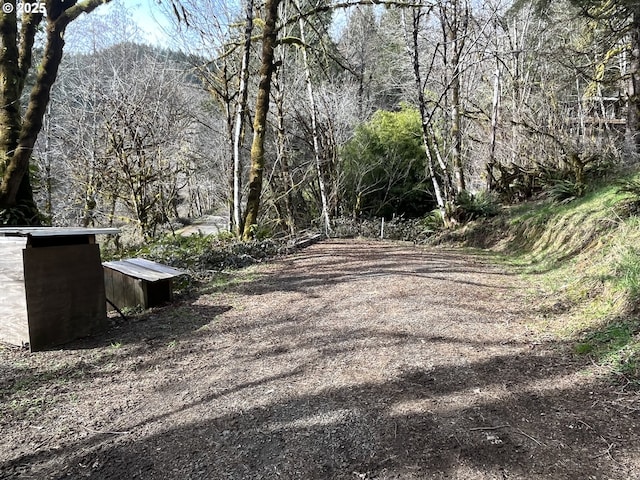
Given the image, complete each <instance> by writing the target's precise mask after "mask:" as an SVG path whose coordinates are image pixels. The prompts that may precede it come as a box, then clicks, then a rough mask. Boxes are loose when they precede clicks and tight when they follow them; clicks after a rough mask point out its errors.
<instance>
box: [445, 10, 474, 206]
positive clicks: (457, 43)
mask: <svg viewBox="0 0 640 480" xmlns="http://www.w3.org/2000/svg"><path fill="white" fill-rule="evenodd" d="M462 1H463V2H464V13H463V12H461V11H460V10H461V7H460V0H453V2H452V4H453V5H452V7H451V9H452V11H451V15H452V18H448V19H447V18H445V19H444V21H445V23H446V35H447V41H448V42H449V44H450V45H451V47H452V59H451V67H452V75H451V137H452V142H453V143H452V165H453V176H454V178H455V187H456V192H457V193H461V192H462V191H464V190H465V189H466V182H465V177H464V167H463V164H462V132H461V130H460V129H461V122H462V112H461V100H460V89H461V82H460V75H461V68H460V66H461V65H460V62H461V58H462V50H463V48H464V43H465V35H466V29H467V22H468V19H469V7H468V4H467V2H466V0H462ZM461 15H462V18H461Z"/></svg>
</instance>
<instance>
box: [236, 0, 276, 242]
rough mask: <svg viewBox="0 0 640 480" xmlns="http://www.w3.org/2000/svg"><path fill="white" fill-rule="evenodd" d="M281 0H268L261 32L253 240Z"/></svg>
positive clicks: (250, 221)
mask: <svg viewBox="0 0 640 480" xmlns="http://www.w3.org/2000/svg"><path fill="white" fill-rule="evenodd" d="M279 4H280V0H267V1H266V4H265V10H266V17H265V25H264V30H263V34H262V61H261V65H260V83H259V85H258V95H257V98H256V110H255V116H254V120H253V143H252V144H251V171H250V173H249V194H248V197H247V207H246V209H245V218H244V232H243V234H242V238H243V240H251V239H253V238H254V235H255V225H256V224H257V222H258V212H259V210H260V198H261V195H262V176H263V171H264V138H265V134H266V131H267V114H268V112H269V94H270V92H271V77H272V75H273V69H274V64H273V63H274V62H273V55H274V50H275V47H276V40H277V38H276V37H277V33H278V32H277V29H276V22H277V20H278V5H279Z"/></svg>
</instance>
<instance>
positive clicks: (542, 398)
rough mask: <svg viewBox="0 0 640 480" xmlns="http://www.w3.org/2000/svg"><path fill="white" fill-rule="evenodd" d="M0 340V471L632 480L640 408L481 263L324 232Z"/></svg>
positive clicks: (519, 288)
mask: <svg viewBox="0 0 640 480" xmlns="http://www.w3.org/2000/svg"><path fill="white" fill-rule="evenodd" d="M229 275H230V277H229V280H231V281H232V283H231V284H230V285H227V286H224V287H220V286H218V287H216V286H215V285H212V286H210V287H208V289H207V290H204V291H202V292H201V294H200V295H199V296H197V297H196V298H191V299H189V300H181V301H179V302H177V303H175V304H173V305H170V306H167V307H163V308H160V309H155V310H152V311H149V312H146V313H144V314H141V315H138V316H135V317H134V318H132V319H131V320H129V321H128V322H124V321H122V320H119V319H118V320H117V321H116V322H115V325H114V327H113V328H112V329H111V330H110V331H108V332H107V333H105V334H104V335H103V336H100V337H96V338H93V339H88V340H84V341H82V342H77V343H74V344H73V345H69V346H67V347H66V348H64V349H61V350H58V351H50V352H44V353H37V354H29V353H27V352H24V351H19V350H14V349H10V348H4V349H0V368H1V370H0V395H1V396H0V413H1V417H0V478H23V479H28V478H29V479H30V478H34V479H36V478H37V479H59V478H93V479H133V478H135V479H262V478H269V479H276V478H277V479H418V478H420V479H427V478H428V479H440V478H460V479H516V478H517V479H535V478H551V479H630V478H640V441H639V440H640V438H639V437H640V428H639V426H640V399H639V397H638V395H637V394H636V393H633V392H627V391H626V390H625V389H624V388H622V387H620V386H616V385H615V384H612V383H611V382H610V380H608V379H606V378H603V377H602V376H601V375H599V374H598V369H597V368H596V367H594V366H592V365H591V364H590V362H589V360H588V359H586V358H585V357H579V358H573V357H572V356H571V354H570V353H569V352H570V349H569V348H567V346H565V345H561V344H559V343H557V342H554V341H551V340H547V341H541V339H540V337H539V336H538V335H537V334H535V333H534V332H535V328H533V327H534V326H535V323H536V321H538V320H537V319H538V317H539V315H538V312H537V306H536V302H535V301H532V300H531V294H530V292H528V291H527V287H526V286H524V285H523V284H522V280H521V279H519V278H518V277H517V276H515V275H513V274H510V273H509V272H505V271H504V270H502V269H500V268H497V267H495V266H492V265H491V264H490V263H489V262H488V261H486V260H485V259H483V258H482V257H481V256H470V255H468V254H465V253H463V252H460V251H451V250H442V249H424V248H421V247H414V246H411V245H406V244H394V243H381V242H380V243H378V242H367V241H329V242H324V243H321V244H316V245H314V246H311V247H309V248H307V249H305V250H302V251H300V252H299V253H297V254H295V255H291V256H288V257H285V258H282V259H280V260H277V261H274V262H271V263H268V264H263V265H259V266H258V267H253V268H251V269H249V270H245V271H241V272H236V273H232V274H229Z"/></svg>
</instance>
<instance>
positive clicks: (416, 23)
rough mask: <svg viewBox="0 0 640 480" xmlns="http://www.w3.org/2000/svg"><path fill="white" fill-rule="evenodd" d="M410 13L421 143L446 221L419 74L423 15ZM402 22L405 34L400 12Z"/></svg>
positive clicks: (410, 46) (409, 48) (410, 47)
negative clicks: (420, 34) (411, 17)
mask: <svg viewBox="0 0 640 480" xmlns="http://www.w3.org/2000/svg"><path fill="white" fill-rule="evenodd" d="M412 12H413V22H412V28H411V38H410V39H409V38H408V37H407V38H406V45H407V52H408V53H409V56H410V57H411V61H412V62H411V63H412V65H413V78H414V81H415V84H416V91H417V93H418V108H419V110H420V123H421V125H422V143H423V144H424V149H425V152H426V154H427V172H428V174H429V178H430V179H431V183H432V185H433V192H434V194H435V196H436V203H437V205H438V209H439V210H440V214H441V215H442V218H443V219H445V221H446V208H445V200H444V197H443V195H442V188H441V186H440V181H439V179H438V176H437V175H436V171H435V168H434V162H433V149H432V145H431V139H430V128H429V121H428V118H427V106H426V101H425V98H424V89H423V88H422V75H421V73H420V49H419V45H418V34H419V33H420V19H421V17H422V15H423V12H422V11H421V10H420V9H419V8H417V7H416V8H414V9H413V10H412ZM402 21H403V23H404V30H405V32H406V31H407V22H406V18H405V12H404V10H403V11H402ZM445 171H446V170H445Z"/></svg>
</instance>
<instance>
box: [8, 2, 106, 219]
mask: <svg viewBox="0 0 640 480" xmlns="http://www.w3.org/2000/svg"><path fill="white" fill-rule="evenodd" d="M109 1H110V0H83V1H80V2H77V3H76V1H75V0H47V1H46V2H45V4H44V5H46V11H43V10H44V9H40V8H37V11H36V12H29V13H27V11H26V9H25V11H24V12H23V13H22V16H21V18H20V19H18V14H17V11H16V1H15V0H8V1H6V2H5V8H3V13H2V15H0V43H1V53H0V176H1V178H2V180H1V182H0V223H4V224H7V223H13V224H37V223H39V217H38V211H37V207H36V205H35V202H34V199H33V190H32V188H31V183H30V180H29V175H28V171H29V164H30V159H31V152H32V151H33V147H34V145H35V143H36V140H37V137H38V134H39V132H40V130H41V128H42V124H43V117H44V115H45V112H46V109H47V104H48V103H49V98H50V94H51V87H52V85H53V83H54V82H55V80H56V77H57V75H58V68H59V66H60V62H61V60H62V55H63V49H64V44H65V42H64V33H65V30H66V28H67V26H68V25H69V23H71V22H72V21H73V20H75V19H77V18H78V17H79V16H80V15H81V14H83V13H89V12H91V11H93V10H95V9H96V8H97V7H98V6H100V5H101V4H103V3H108V2H109ZM7 5H10V6H11V8H9V7H6V6H7ZM34 5H37V6H38V7H40V6H42V4H34ZM43 20H44V22H45V27H46V28H45V32H46V39H45V44H44V50H43V54H42V59H41V60H40V63H39V67H38V73H37V75H36V78H35V83H34V85H33V87H32V88H31V94H30V98H29V101H28V104H27V106H26V109H25V110H24V111H23V107H22V95H23V92H24V90H25V87H26V86H27V76H28V74H29V72H30V70H31V66H32V63H33V57H34V51H35V47H34V46H35V40H36V34H37V32H38V28H39V26H40V24H41V23H42V22H43ZM19 27H20V31H18V28H19Z"/></svg>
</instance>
